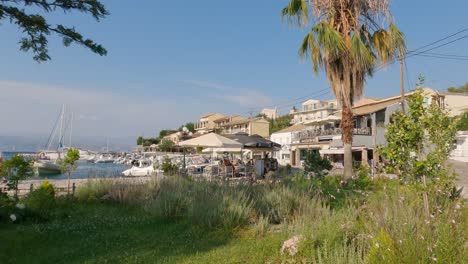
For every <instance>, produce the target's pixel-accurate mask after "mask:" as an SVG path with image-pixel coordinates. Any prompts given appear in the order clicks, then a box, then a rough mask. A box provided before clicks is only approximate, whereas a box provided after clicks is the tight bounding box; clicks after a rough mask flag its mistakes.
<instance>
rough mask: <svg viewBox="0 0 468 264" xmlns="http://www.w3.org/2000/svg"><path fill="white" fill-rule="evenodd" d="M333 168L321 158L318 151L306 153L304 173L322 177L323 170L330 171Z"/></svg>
mask: <svg viewBox="0 0 468 264" xmlns="http://www.w3.org/2000/svg"><path fill="white" fill-rule="evenodd" d="M332 168H333V166H332V165H331V163H330V161H329V160H328V159H326V158H322V157H321V156H320V153H319V152H318V151H313V150H311V151H308V152H307V155H306V158H305V160H304V171H305V172H312V173H314V175H316V176H318V177H321V176H323V171H324V170H331V169H332Z"/></svg>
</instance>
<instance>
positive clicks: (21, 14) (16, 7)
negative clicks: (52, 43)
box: [0, 0, 109, 62]
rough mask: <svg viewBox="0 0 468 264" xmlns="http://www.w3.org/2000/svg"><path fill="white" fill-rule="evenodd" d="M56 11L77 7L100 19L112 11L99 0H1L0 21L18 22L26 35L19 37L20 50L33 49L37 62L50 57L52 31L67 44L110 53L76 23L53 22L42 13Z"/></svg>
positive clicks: (76, 9)
mask: <svg viewBox="0 0 468 264" xmlns="http://www.w3.org/2000/svg"><path fill="white" fill-rule="evenodd" d="M26 8H27V9H29V10H30V11H31V12H32V13H30V12H27V11H26V10H25V9H26ZM55 11H62V12H64V13H69V12H72V11H78V12H80V13H85V14H89V15H91V16H92V17H93V18H94V19H96V20H97V21H99V20H100V19H102V18H105V17H106V16H107V15H108V14H109V12H108V11H107V9H106V8H105V6H104V5H103V4H101V3H100V2H99V1H98V0H0V23H1V22H2V20H4V21H8V22H10V23H12V24H15V25H16V26H18V28H19V29H20V31H21V32H22V33H23V35H24V36H23V37H22V38H21V40H20V41H19V44H20V50H22V51H25V52H28V51H32V53H33V59H34V60H36V61H38V62H43V61H47V60H50V56H49V50H48V42H49V41H48V37H49V36H50V35H51V34H55V35H57V36H59V37H61V38H62V40H63V45H64V46H66V47H68V46H70V45H71V44H72V43H76V44H79V45H82V46H84V47H86V48H88V49H90V50H91V51H92V52H94V53H97V54H99V55H101V56H103V55H106V54H107V51H106V49H105V48H104V47H103V46H101V45H99V44H97V43H95V42H94V41H93V40H91V39H87V38H85V37H83V36H82V35H81V34H80V33H79V32H77V31H76V30H75V28H74V27H68V26H64V25H62V24H50V23H49V22H48V21H47V20H46V18H45V17H44V16H43V15H42V14H45V13H51V12H55Z"/></svg>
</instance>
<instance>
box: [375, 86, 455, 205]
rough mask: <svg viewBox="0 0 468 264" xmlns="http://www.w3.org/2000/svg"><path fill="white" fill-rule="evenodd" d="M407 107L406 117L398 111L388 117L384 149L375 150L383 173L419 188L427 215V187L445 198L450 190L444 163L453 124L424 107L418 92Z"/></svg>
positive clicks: (438, 110) (446, 116) (445, 115)
mask: <svg viewBox="0 0 468 264" xmlns="http://www.w3.org/2000/svg"><path fill="white" fill-rule="evenodd" d="M408 105H409V109H408V110H409V111H408V115H405V114H403V113H402V112H401V111H397V112H395V113H394V114H393V115H392V117H391V119H392V122H391V124H389V125H388V127H387V132H386V135H385V137H386V139H387V145H386V146H384V147H381V148H379V152H380V154H381V155H382V157H383V158H384V159H386V160H388V161H389V164H388V165H387V166H386V167H385V170H386V171H387V172H393V173H396V174H397V175H398V176H399V177H400V179H402V180H404V181H408V182H413V183H418V184H419V183H421V184H422V188H423V197H424V204H425V209H426V213H427V214H429V204H428V198H427V191H428V185H429V184H430V185H431V186H434V187H437V188H438V189H439V191H442V192H443V193H444V192H447V194H449V192H450V191H451V190H452V189H453V187H454V185H453V179H452V178H451V177H450V174H449V172H448V170H447V169H446V168H445V162H446V160H447V158H448V157H449V154H450V151H451V150H452V148H453V146H452V145H453V140H454V139H455V134H456V131H457V129H456V123H457V122H454V120H453V118H451V117H450V116H449V114H448V112H447V111H446V110H443V109H441V108H440V107H439V106H438V105H437V104H432V105H430V106H425V105H424V96H423V92H422V90H421V89H420V88H418V89H417V90H416V91H415V92H414V93H413V94H412V95H411V96H410V97H409V99H408ZM455 121H456V120H455ZM427 181H429V182H427Z"/></svg>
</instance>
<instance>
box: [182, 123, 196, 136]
mask: <svg viewBox="0 0 468 264" xmlns="http://www.w3.org/2000/svg"><path fill="white" fill-rule="evenodd" d="M184 127H186V128H187V129H188V131H189V132H192V133H194V132H195V124H194V123H192V122H189V123H186V124H185V125H181V126H180V127H179V131H182V129H183V128H184Z"/></svg>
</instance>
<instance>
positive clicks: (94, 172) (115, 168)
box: [2, 152, 129, 179]
mask: <svg viewBox="0 0 468 264" xmlns="http://www.w3.org/2000/svg"><path fill="white" fill-rule="evenodd" d="M33 153H34V152H3V153H2V156H3V158H4V159H9V158H11V157H13V155H15V154H33ZM128 168H129V167H128V166H126V165H122V164H114V163H88V162H85V161H79V162H78V167H77V169H76V170H75V171H74V172H73V174H72V177H71V178H72V179H86V178H112V177H120V176H122V171H124V170H126V169H128ZM47 178H49V179H66V178H67V176H66V175H63V174H59V175H52V176H50V175H48V176H47Z"/></svg>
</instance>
